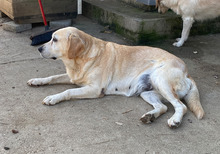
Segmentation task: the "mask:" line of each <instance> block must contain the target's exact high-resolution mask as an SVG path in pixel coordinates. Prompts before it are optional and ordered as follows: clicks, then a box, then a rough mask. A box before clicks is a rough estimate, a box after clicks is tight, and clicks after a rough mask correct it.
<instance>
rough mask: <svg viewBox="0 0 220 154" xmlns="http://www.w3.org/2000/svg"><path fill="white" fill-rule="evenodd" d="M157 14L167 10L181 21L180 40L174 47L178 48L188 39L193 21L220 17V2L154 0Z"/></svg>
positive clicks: (216, 0)
mask: <svg viewBox="0 0 220 154" xmlns="http://www.w3.org/2000/svg"><path fill="white" fill-rule="evenodd" d="M156 7H158V12H161V13H165V12H166V11H167V10H168V9H169V8H170V9H172V10H173V11H174V12H175V13H176V14H178V15H181V16H182V19H183V30H182V35H181V38H177V42H175V43H173V45H174V46H177V47H180V46H182V45H183V43H184V42H185V41H186V40H187V39H188V36H189V32H190V28H191V27H192V24H193V22H194V21H195V20H198V21H203V20H205V19H213V18H216V17H218V16H219V15H220V0H156Z"/></svg>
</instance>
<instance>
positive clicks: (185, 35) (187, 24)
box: [173, 17, 194, 47]
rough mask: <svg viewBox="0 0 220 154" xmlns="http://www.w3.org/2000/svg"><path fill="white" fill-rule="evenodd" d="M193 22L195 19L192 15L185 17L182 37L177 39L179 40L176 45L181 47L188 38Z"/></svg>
mask: <svg viewBox="0 0 220 154" xmlns="http://www.w3.org/2000/svg"><path fill="white" fill-rule="evenodd" d="M193 22H194V19H193V18H192V17H183V30H182V34H181V38H178V39H177V41H178V42H175V43H173V45H174V46H176V47H181V46H182V45H183V43H184V42H185V41H186V40H187V39H188V36H189V32H190V29H191V27H192V24H193Z"/></svg>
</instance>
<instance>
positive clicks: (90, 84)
mask: <svg viewBox="0 0 220 154" xmlns="http://www.w3.org/2000/svg"><path fill="white" fill-rule="evenodd" d="M38 50H39V52H40V54H41V55H42V56H43V57H44V58H49V59H50V58H52V59H61V60H62V61H63V63H64V64H65V66H66V74H61V75H55V76H50V77H46V78H35V79H31V80H29V81H28V82H27V83H28V85H30V86H32V85H33V86H40V85H46V84H57V83H70V84H76V85H79V86H80V87H81V88H75V89H68V90H66V91H64V92H62V93H58V94H55V95H51V96H48V97H46V98H45V99H44V100H43V104H45V105H55V104H57V103H59V102H61V101H65V100H70V99H82V98H98V97H103V96H104V95H112V94H115V95H125V96H128V97H129V96H139V95H140V96H141V97H142V98H143V99H144V100H145V101H146V102H148V103H149V104H151V105H152V106H153V107H154V109H153V110H152V111H150V112H147V113H146V114H144V115H143V116H142V118H141V121H142V122H144V123H150V122H152V121H153V120H154V119H155V118H157V117H159V116H160V115H161V114H163V113H165V112H166V111H167V106H165V105H164V104H163V103H162V101H168V102H170V103H171V104H172V105H173V106H174V108H175V113H174V115H173V116H172V117H171V118H170V119H169V120H168V125H169V127H178V126H179V125H180V123H181V121H182V117H183V115H184V114H185V113H186V111H187V107H186V106H185V105H184V104H183V103H182V102H181V101H180V99H184V100H185V101H186V103H187V105H188V107H189V109H190V110H191V111H192V112H194V114H195V115H196V117H197V118H198V119H201V118H202V117H203V115H204V111H203V108H202V106H201V104H200V100H199V92H198V89H197V87H196V84H195V82H194V81H193V79H192V78H191V77H190V76H189V74H188V73H187V69H186V66H185V64H184V62H183V61H182V60H181V59H179V58H177V57H176V56H174V55H172V54H170V53H168V52H166V51H164V50H162V49H158V48H152V47H147V46H125V45H119V44H116V43H112V42H106V41H103V40H100V39H97V38H95V37H92V36H90V35H88V34H86V33H84V32H82V31H80V30H78V29H77V28H74V27H68V28H63V29H60V30H58V31H56V32H55V33H54V34H53V36H52V39H51V40H50V41H49V42H48V43H46V44H44V45H43V46H42V47H40V48H39V49H38Z"/></svg>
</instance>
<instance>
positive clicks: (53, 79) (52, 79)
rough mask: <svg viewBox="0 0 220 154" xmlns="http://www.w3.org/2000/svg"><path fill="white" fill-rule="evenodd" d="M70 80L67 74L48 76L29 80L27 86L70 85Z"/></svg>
mask: <svg viewBox="0 0 220 154" xmlns="http://www.w3.org/2000/svg"><path fill="white" fill-rule="evenodd" d="M70 83H71V82H70V78H69V77H68V75H67V74H60V75H54V76H49V77H46V78H34V79H30V80H29V81H28V82H27V84H28V85H30V86H40V85H45V84H70Z"/></svg>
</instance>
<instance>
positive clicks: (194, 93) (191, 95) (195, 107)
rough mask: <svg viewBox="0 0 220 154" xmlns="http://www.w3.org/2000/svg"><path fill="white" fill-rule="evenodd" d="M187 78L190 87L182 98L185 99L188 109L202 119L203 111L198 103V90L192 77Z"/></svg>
mask: <svg viewBox="0 0 220 154" xmlns="http://www.w3.org/2000/svg"><path fill="white" fill-rule="evenodd" d="M189 79H190V80H191V87H190V90H189V91H188V93H187V95H186V96H185V97H184V100H185V101H186V103H187V106H188V107H189V109H190V110H191V111H192V112H193V113H194V114H195V116H196V117H197V118H198V119H202V118H203V116H204V114H205V112H204V110H203V108H202V105H201V103H200V99H199V91H198V89H197V86H196V83H195V81H194V80H193V79H192V78H189Z"/></svg>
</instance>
